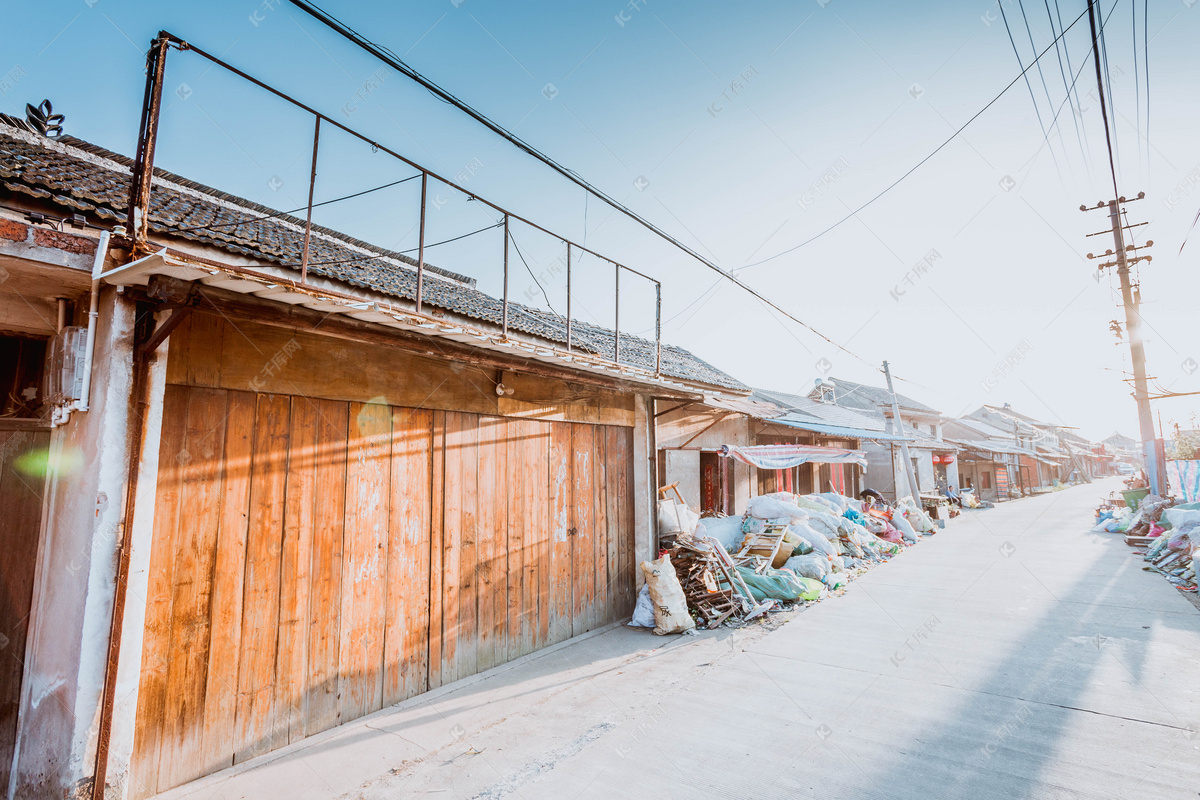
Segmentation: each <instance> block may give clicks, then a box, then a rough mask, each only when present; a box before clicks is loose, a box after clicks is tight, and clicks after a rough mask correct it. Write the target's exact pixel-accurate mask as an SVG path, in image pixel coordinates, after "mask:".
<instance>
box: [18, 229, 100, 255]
mask: <svg viewBox="0 0 1200 800" xmlns="http://www.w3.org/2000/svg"><path fill="white" fill-rule="evenodd" d="M33 243H34V244H35V245H37V246H38V247H51V248H54V249H55V250H65V251H67V252H68V253H76V254H78V255H92V254H93V253H95V252H96V240H95V239H88V238H86V237H83V236H75V235H74V234H71V233H61V232H59V231H55V230H49V229H47V228H34V229H33Z"/></svg>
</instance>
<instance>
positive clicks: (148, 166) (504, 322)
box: [128, 31, 662, 376]
mask: <svg viewBox="0 0 1200 800" xmlns="http://www.w3.org/2000/svg"><path fill="white" fill-rule="evenodd" d="M171 47H174V48H176V49H177V50H180V51H190V52H192V53H195V54H196V55H198V56H200V57H202V58H204V59H206V60H208V61H209V62H211V63H212V64H214V65H216V66H218V67H221V68H222V69H224V70H226V71H228V72H230V73H232V74H233V75H236V76H238V77H239V78H242V79H243V80H245V81H248V82H249V83H251V84H253V85H255V86H257V87H259V88H260V89H263V90H265V91H267V92H269V93H271V94H273V95H275V96H276V97H278V98H280V99H282V100H284V101H286V102H287V103H290V104H291V105H293V106H295V107H296V108H299V109H301V110H303V111H305V112H306V113H308V114H310V115H312V117H313V145H312V167H311V169H310V171H309V185H308V204H307V206H306V215H305V225H304V244H303V248H302V251H301V257H300V265H299V268H300V285H301V286H304V287H308V286H309V284H308V268H309V265H310V262H309V254H310V245H311V242H312V227H313V225H312V212H313V207H314V203H313V193H314V189H315V186H316V179H317V155H318V153H319V151H320V146H321V126H322V125H332V126H334V127H335V128H337V129H339V130H341V131H343V132H345V133H347V134H349V135H350V136H353V137H354V138H356V139H358V140H360V141H361V142H363V143H365V144H368V145H370V146H371V147H372V148H374V149H375V150H377V151H379V152H382V153H386V154H387V155H389V156H391V157H393V158H395V159H397V160H399V161H400V162H402V163H404V164H407V165H408V166H410V167H412V168H413V169H415V170H417V171H418V172H419V173H420V175H421V211H420V219H419V221H418V227H419V233H418V242H419V244H418V246H417V253H418V255H417V267H416V269H417V276H416V293H415V294H416V297H415V298H414V303H415V306H416V313H417V314H418V315H421V314H424V309H423V305H424V294H425V293H424V278H425V247H426V245H425V222H426V220H425V211H426V201H427V197H428V193H429V179H430V178H433V179H434V180H436V181H439V182H440V183H442V184H445V185H446V186H448V187H450V188H452V189H455V190H457V191H459V192H462V193H463V194H465V195H466V196H467V197H468V199H471V200H475V201H478V202H480V203H483V204H484V205H486V206H488V207H489V208H492V209H494V210H495V211H498V212H499V213H500V214H502V215H503V222H502V223H501V224H502V225H503V227H504V254H503V264H504V290H503V297H502V304H503V306H502V312H501V323H500V327H501V334H502V336H503V337H504V338H505V339H507V338H508V329H509V310H510V306H511V305H512V304H511V303H510V302H509V296H508V295H509V263H508V262H509V258H508V250H509V247H508V245H509V241H510V238H511V237H510V232H509V225H510V221H511V220H518V221H520V222H523V223H525V224H526V225H528V226H530V227H532V228H534V229H535V230H538V231H540V232H542V233H544V234H546V235H548V236H551V237H553V238H554V239H557V240H558V241H559V242H561V243H563V244H565V245H566V247H567V275H566V280H567V308H566V320H565V322H566V345H567V350H568V351H571V350H573V349H574V348H575V342H574V330H573V327H574V321H573V320H572V318H571V299H572V285H571V284H572V265H571V253H572V249H574V250H576V251H578V252H580V253H587V254H589V255H592V256H595V257H596V258H598V259H600V260H601V261H604V262H607V263H609V264H611V265H612V266H613V289H614V292H613V298H614V299H613V305H614V312H615V313H614V321H615V324H614V326H613V353H612V359H611V361H612V363H613V364H614V365H615V366H616V367H617V368H618V369H620V368H621V324H620V323H621V273H622V272H623V271H624V272H628V273H631V274H633V275H637V276H638V277H641V278H643V279H645V280H647V281H649V282H650V283H652V284H654V293H655V312H654V374H655V376H658V375H660V374H661V372H662V282H661V281H658V280H656V279H655V278H652V277H650V276H649V275H647V274H645V273H643V272H640V271H638V270H636V269H633V268H632V267H629V266H626V265H625V264H622V263H620V262H618V261H615V260H613V259H611V258H609V257H607V256H604V255H602V254H600V253H598V252H596V251H595V250H592V249H589V248H588V247H585V246H584V245H582V244H579V243H577V242H574V241H572V240H570V239H568V238H567V237H565V236H561V235H559V234H556V233H554V232H553V231H551V230H549V229H547V228H545V227H543V226H541V225H539V224H537V223H536V222H533V221H532V220H530V219H527V218H526V217H523V216H521V215H519V214H515V213H513V212H511V211H509V210H508V209H506V208H503V207H501V206H499V205H497V204H496V203H493V202H491V201H490V200H487V199H486V198H483V197H480V196H479V195H477V194H476V193H474V192H471V191H468V190H467V189H465V188H464V187H462V186H460V185H459V184H457V183H455V182H454V181H452V180H450V179H448V178H445V177H443V176H442V175H439V174H438V173H436V172H434V171H433V170H430V169H427V168H425V167H423V166H421V165H420V164H418V163H416V162H415V161H413V160H411V159H409V158H406V157H405V156H402V155H401V154H399V153H397V152H396V151H394V150H392V149H390V148H389V147H387V146H386V145H383V144H380V143H379V142H377V141H375V140H373V139H371V138H370V137H368V136H365V135H364V134H361V133H359V132H358V131H355V130H354V129H352V128H350V127H349V126H347V125H345V124H343V123H341V122H338V121H337V120H335V119H333V118H331V117H329V116H328V115H326V114H323V113H321V112H320V111H318V110H316V109H315V108H313V107H311V106H309V105H307V104H305V103H303V102H301V101H299V100H297V99H296V98H294V97H291V96H290V95H288V94H287V93H285V92H283V91H281V90H279V89H276V88H274V87H273V86H270V85H268V84H266V83H264V82H263V81H260V80H259V79H257V78H255V77H253V76H252V75H249V74H247V73H246V72H243V71H242V70H240V69H238V68H237V67H235V66H233V65H232V64H229V63H227V62H225V61H223V60H221V59H220V58H218V57H217V56H215V55H213V54H211V53H208V52H206V51H204V50H202V49H200V48H199V47H196V46H195V45H193V44H190V43H189V42H187V41H186V40H184V39H182V38H180V37H178V36H176V35H175V34H172V33H170V32H168V31H159V34H158V36H157V37H155V39H154V40H153V41H152V42H151V44H150V50H149V51H148V52H147V56H146V58H147V63H146V91H145V96H144V98H143V101H142V117H141V124H140V126H139V129H138V144H137V153H136V156H135V158H134V164H133V180H132V181H131V183H130V190H129V215H128V220H129V224H130V236H132V237H133V239H134V241H135V243H140V244H145V243H146V237H147V234H148V232H149V227H148V226H149V208H150V196H151V194H152V191H153V186H152V182H153V175H154V151H155V148H156V146H157V140H158V129H159V121H160V117H161V115H162V109H163V106H162V89H163V78H164V75H165V72H166V61H167V52H168V51H169V49H170V48H171ZM601 357H602V358H606V359H607V356H606V355H603V354H602V355H601Z"/></svg>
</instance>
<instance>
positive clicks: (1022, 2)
mask: <svg viewBox="0 0 1200 800" xmlns="http://www.w3.org/2000/svg"><path fill="white" fill-rule="evenodd" d="M1017 8H1019V9H1020V10H1021V19H1022V20H1024V22H1025V35H1026V36H1028V37H1029V49H1030V50H1031V51H1033V52H1034V53H1036V52H1037V45H1036V44H1034V43H1033V29H1032V28H1031V27H1030V26H1029V17H1028V16H1027V15H1026V14H1025V0H1017ZM1052 38H1053V37H1052ZM1054 52H1055V53H1057V52H1058V45H1057V44H1056V45H1055V46H1054ZM1037 71H1038V78H1039V79H1040V80H1041V82H1042V91H1043V92H1044V93H1045V95H1046V106H1047V107H1048V108H1053V107H1054V101H1053V100H1051V99H1050V87H1048V86H1047V85H1046V75H1045V73H1044V72H1042V65H1041V63H1040V62H1039V63H1038V65H1037ZM1056 129H1057V131H1058V146H1059V147H1061V148H1062V151H1063V157H1064V158H1065V157H1066V155H1067V146H1066V145H1065V144H1063V138H1062V129H1061V128H1056V126H1055V125H1054V123H1051V124H1050V130H1056Z"/></svg>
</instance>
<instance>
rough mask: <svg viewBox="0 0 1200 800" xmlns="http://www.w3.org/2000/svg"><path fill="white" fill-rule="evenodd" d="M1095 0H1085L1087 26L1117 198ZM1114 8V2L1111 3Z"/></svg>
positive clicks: (1114, 165)
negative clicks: (1090, 35)
mask: <svg viewBox="0 0 1200 800" xmlns="http://www.w3.org/2000/svg"><path fill="white" fill-rule="evenodd" d="M1095 4H1096V0H1087V15H1088V26H1089V27H1090V28H1091V32H1092V60H1093V61H1094V62H1095V64H1096V87H1097V90H1098V92H1099V95H1100V116H1102V117H1103V118H1104V142H1105V144H1106V145H1107V146H1108V167H1109V171H1110V172H1111V173H1112V183H1113V198H1114V199H1116V198H1119V197H1120V196H1121V192H1120V190H1119V189H1117V162H1116V159H1115V158H1114V156H1113V140H1112V134H1111V132H1110V131H1109V127H1108V110H1107V109H1106V108H1105V106H1104V74H1103V72H1102V71H1101V70H1100V34H1099V33H1097V31H1096V11H1095ZM1113 8H1116V4H1115V3H1114V4H1113Z"/></svg>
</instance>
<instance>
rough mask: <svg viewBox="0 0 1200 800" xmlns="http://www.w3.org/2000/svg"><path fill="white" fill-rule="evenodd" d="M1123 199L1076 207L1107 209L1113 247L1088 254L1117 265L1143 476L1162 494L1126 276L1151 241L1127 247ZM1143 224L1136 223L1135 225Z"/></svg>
mask: <svg viewBox="0 0 1200 800" xmlns="http://www.w3.org/2000/svg"><path fill="white" fill-rule="evenodd" d="M1145 196H1146V193H1145V192H1138V196H1137V198H1136V199H1137V200H1141V199H1143V198H1144V197H1145ZM1126 202H1131V201H1127V200H1126V199H1125V198H1124V197H1118V198H1117V199H1116V200H1109V201H1108V202H1107V203H1105V202H1104V201H1100V202H1099V203H1097V204H1096V205H1094V206H1091V207H1088V206H1086V205H1081V206H1080V207H1079V210H1080V211H1095V210H1097V209H1101V208H1107V209H1108V218H1109V221H1110V223H1111V227H1112V237H1113V248H1114V250H1106V251H1105V252H1104V254H1103V255H1102V256H1096V255H1093V254H1092V253H1088V254H1087V257H1088V258H1092V259H1094V258H1104V257H1107V256H1112V257H1113V259H1112V260H1109V261H1105V262H1103V263H1101V264H1100V265H1099V267H1098V269H1101V270H1104V269H1107V268H1109V267H1116V268H1117V277H1118V278H1119V279H1120V281H1121V303H1122V305H1123V306H1124V307H1125V333H1126V335H1128V337H1129V353H1130V357H1131V359H1132V361H1133V399H1134V401H1135V402H1136V403H1137V414H1138V429H1139V432H1140V434H1141V438H1142V457H1143V458H1145V460H1146V475H1147V476H1148V477H1149V479H1150V491H1151V492H1152V493H1153V494H1156V495H1160V496H1161V495H1162V494H1163V490H1164V489H1165V488H1166V487H1165V486H1163V476H1162V475H1160V474H1159V472H1158V467H1159V458H1158V441H1157V439H1156V438H1155V436H1154V416H1153V413H1152V412H1151V410H1150V391H1149V387H1148V385H1147V379H1146V348H1145V345H1143V343H1142V312H1141V293H1140V292H1138V291H1137V290H1136V289H1135V287H1134V285H1133V281H1132V280H1131V279H1130V275H1129V268H1130V267H1131V266H1132V265H1134V264H1136V263H1138V262H1139V261H1152V260H1153V256H1148V255H1146V256H1133V257H1132V258H1131V257H1130V256H1129V254H1130V253H1133V252H1135V251H1137V250H1143V249H1146V248H1148V247H1152V246H1153V245H1154V241H1153V240H1147V242H1146V244H1144V245H1142V246H1141V247H1134V246H1132V245H1131V246H1128V247H1126V245H1125V231H1126V230H1128V229H1129V228H1133V227H1137V226H1136V225H1122V224H1121V214H1122V212H1123V210H1124V209H1123V208H1122V205H1123V204H1124V203H1126ZM1144 224H1145V223H1138V225H1144ZM1103 233H1107V231H1097V232H1096V233H1092V234H1088V235H1089V236H1098V235H1101V234H1103Z"/></svg>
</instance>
